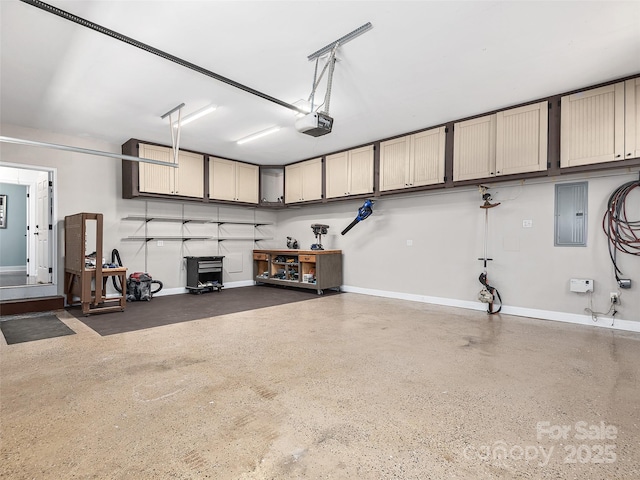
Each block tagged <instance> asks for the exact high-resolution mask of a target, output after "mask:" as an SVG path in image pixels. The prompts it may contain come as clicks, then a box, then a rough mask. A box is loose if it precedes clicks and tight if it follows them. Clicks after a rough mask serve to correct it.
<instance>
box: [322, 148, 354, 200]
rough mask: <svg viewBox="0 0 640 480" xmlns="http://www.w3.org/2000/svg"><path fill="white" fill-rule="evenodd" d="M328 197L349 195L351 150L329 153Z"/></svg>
mask: <svg viewBox="0 0 640 480" xmlns="http://www.w3.org/2000/svg"><path fill="white" fill-rule="evenodd" d="M325 168H326V179H327V198H336V197H345V196H347V195H349V180H348V173H349V152H341V153H335V154H333V155H327V158H326V164H325Z"/></svg>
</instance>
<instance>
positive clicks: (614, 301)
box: [610, 292, 620, 305]
mask: <svg viewBox="0 0 640 480" xmlns="http://www.w3.org/2000/svg"><path fill="white" fill-rule="evenodd" d="M610 297H611V303H612V304H614V305H617V304H618V303H619V302H620V298H618V292H611V294H610Z"/></svg>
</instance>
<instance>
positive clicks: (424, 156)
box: [380, 127, 446, 191]
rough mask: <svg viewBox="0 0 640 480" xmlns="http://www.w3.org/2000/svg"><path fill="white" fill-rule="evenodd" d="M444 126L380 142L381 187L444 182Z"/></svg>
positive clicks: (383, 189) (408, 186)
mask: <svg viewBox="0 0 640 480" xmlns="http://www.w3.org/2000/svg"><path fill="white" fill-rule="evenodd" d="M445 139H446V133H445V127H440V128H434V129H431V130H427V131H425V132H420V133H416V134H413V135H407V136H405V137H401V138H396V139H393V140H388V141H386V142H381V143H380V190H381V191H387V190H397V189H402V188H410V187H417V186H422V185H432V184H436V183H443V182H444V147H445Z"/></svg>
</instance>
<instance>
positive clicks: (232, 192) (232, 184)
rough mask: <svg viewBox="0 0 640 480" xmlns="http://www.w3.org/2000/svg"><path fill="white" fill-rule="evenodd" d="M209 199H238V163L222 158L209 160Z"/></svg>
mask: <svg viewBox="0 0 640 480" xmlns="http://www.w3.org/2000/svg"><path fill="white" fill-rule="evenodd" d="M209 198H212V199H215V200H232V201H233V200H235V199H236V162H234V161H232V160H224V159H222V158H215V157H210V158H209Z"/></svg>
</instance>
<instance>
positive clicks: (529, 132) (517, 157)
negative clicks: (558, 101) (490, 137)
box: [495, 102, 549, 175]
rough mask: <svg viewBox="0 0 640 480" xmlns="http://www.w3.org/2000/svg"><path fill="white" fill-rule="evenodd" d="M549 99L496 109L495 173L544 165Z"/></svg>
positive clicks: (532, 170) (532, 169)
mask: <svg viewBox="0 0 640 480" xmlns="http://www.w3.org/2000/svg"><path fill="white" fill-rule="evenodd" d="M548 121H549V104H548V102H540V103H535V104H533V105H526V106H524V107H519V108H512V109H511V110H505V111H503V112H498V113H496V170H495V171H496V175H511V174H513V173H526V172H536V171H541V170H546V169H547V143H548V142H547V137H548V130H549V129H548Z"/></svg>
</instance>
